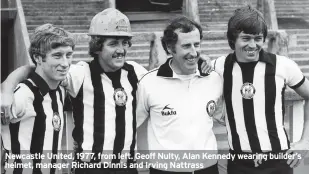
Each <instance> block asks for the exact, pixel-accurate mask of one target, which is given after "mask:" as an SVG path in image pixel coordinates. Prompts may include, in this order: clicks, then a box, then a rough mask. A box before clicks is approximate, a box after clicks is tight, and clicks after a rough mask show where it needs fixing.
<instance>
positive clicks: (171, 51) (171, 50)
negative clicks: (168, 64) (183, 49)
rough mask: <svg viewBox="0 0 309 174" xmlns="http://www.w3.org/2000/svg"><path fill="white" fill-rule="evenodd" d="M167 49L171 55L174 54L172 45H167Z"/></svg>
mask: <svg viewBox="0 0 309 174" xmlns="http://www.w3.org/2000/svg"><path fill="white" fill-rule="evenodd" d="M166 49H167V51H168V53H169V54H172V53H174V49H173V47H172V45H171V44H166Z"/></svg>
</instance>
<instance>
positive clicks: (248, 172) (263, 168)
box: [227, 158, 293, 174]
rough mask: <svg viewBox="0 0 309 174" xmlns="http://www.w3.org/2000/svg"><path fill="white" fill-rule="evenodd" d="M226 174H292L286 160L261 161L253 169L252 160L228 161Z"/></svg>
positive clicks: (253, 163) (236, 159)
mask: <svg viewBox="0 0 309 174" xmlns="http://www.w3.org/2000/svg"><path fill="white" fill-rule="evenodd" d="M227 173H228V174H293V169H292V168H290V166H289V165H288V164H287V160H286V159H268V160H267V161H265V160H263V161H262V164H259V166H258V167H255V162H254V160H252V159H238V158H235V160H234V161H233V160H232V159H229V160H228V164H227Z"/></svg>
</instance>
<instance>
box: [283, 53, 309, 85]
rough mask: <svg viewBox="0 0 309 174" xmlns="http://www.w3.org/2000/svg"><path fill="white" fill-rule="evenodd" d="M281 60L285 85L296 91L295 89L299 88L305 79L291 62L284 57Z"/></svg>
mask: <svg viewBox="0 0 309 174" xmlns="http://www.w3.org/2000/svg"><path fill="white" fill-rule="evenodd" d="M279 59H280V57H279ZM283 59H284V62H283V63H284V67H285V72H286V84H287V85H288V86H289V87H291V88H293V89H296V88H297V87H299V86H301V85H302V84H303V83H304V81H305V77H304V75H303V73H302V72H301V70H300V68H299V67H298V65H297V64H296V63H295V62H294V61H293V60H291V59H288V58H285V57H284V58H283Z"/></svg>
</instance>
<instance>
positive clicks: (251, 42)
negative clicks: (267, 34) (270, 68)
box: [235, 32, 264, 62]
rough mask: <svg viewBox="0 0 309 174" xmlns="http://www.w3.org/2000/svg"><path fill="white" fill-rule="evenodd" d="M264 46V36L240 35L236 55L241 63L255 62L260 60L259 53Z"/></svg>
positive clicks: (236, 42)
mask: <svg viewBox="0 0 309 174" xmlns="http://www.w3.org/2000/svg"><path fill="white" fill-rule="evenodd" d="M263 44H264V37H263V34H262V33H260V34H246V33H244V32H241V33H239V35H238V37H237V38H236V41H235V53H236V57H237V60H238V61H239V62H254V61H258V60H259V52H260V51H261V49H262V47H263Z"/></svg>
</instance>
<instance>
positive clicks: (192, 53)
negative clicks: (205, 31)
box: [190, 45, 197, 57]
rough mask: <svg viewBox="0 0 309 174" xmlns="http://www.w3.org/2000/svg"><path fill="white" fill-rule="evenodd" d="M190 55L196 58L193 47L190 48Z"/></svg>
mask: <svg viewBox="0 0 309 174" xmlns="http://www.w3.org/2000/svg"><path fill="white" fill-rule="evenodd" d="M190 55H191V56H193V57H196V56H197V49H196V48H195V46H194V45H192V46H191V51H190Z"/></svg>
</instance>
